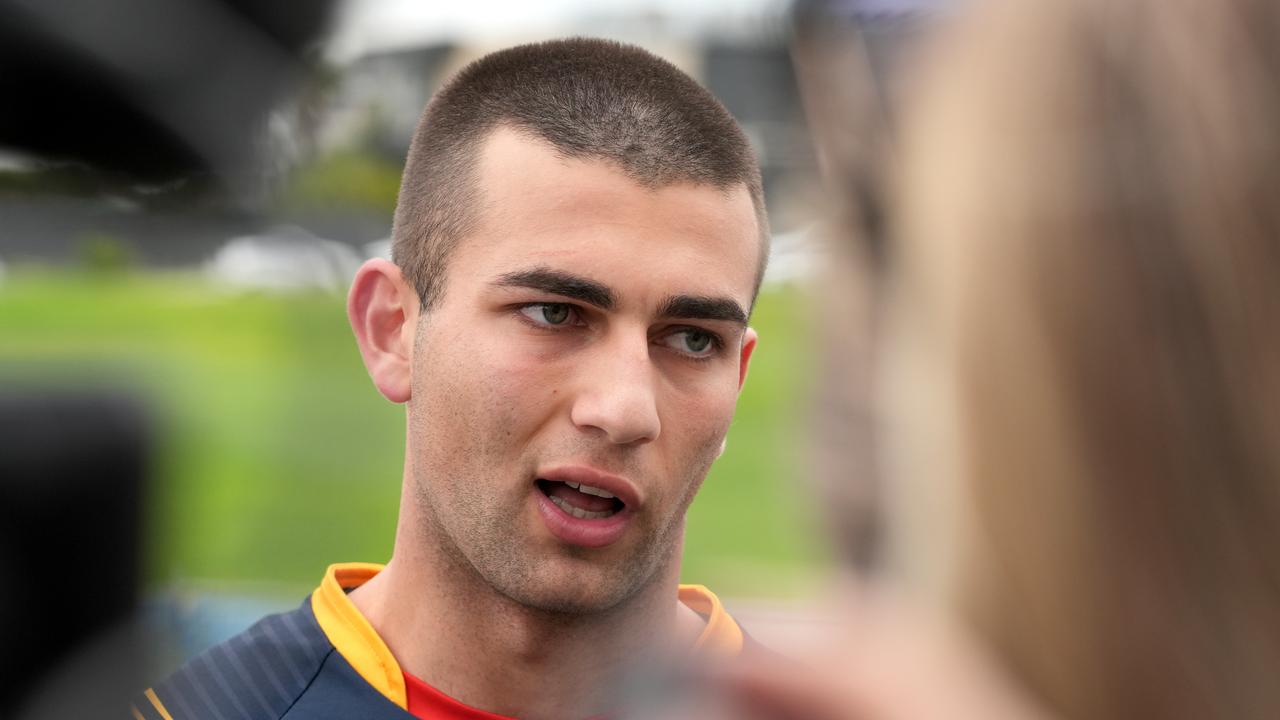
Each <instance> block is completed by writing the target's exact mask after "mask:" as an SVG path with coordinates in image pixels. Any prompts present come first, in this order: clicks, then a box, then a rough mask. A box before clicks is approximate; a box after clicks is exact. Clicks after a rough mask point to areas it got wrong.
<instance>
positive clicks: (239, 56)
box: [0, 0, 334, 184]
mask: <svg viewBox="0 0 1280 720" xmlns="http://www.w3.org/2000/svg"><path fill="white" fill-rule="evenodd" d="M333 4H334V3H333V2H332V0H319V1H317V2H303V3H294V2H288V1H287V0H114V1H112V2H95V1H94V0H52V1H50V0H0V103H3V105H4V111H3V112H0V148H8V149H10V150H17V151H20V152H22V153H23V154H26V155H31V156H36V157H40V158H46V159H50V160H59V161H70V162H77V163H84V164H87V165H89V166H92V167H94V168H96V169H98V170H102V171H105V172H107V173H110V174H113V175H117V176H120V177H121V178H122V179H124V180H125V181H128V182H141V183H151V184H162V183H167V182H171V181H174V180H177V179H182V178H186V177H190V176H193V175H196V176H211V177H212V178H214V179H217V180H220V181H223V182H227V181H232V182H234V181H236V180H239V179H240V177H241V176H242V174H243V173H245V172H246V171H247V170H248V169H249V168H251V167H252V161H253V158H254V157H255V153H257V152H258V150H259V148H257V147H255V142H257V141H260V139H261V137H262V133H261V132H259V129H260V127H261V126H262V125H263V121H264V118H265V116H266V113H267V111H268V110H269V109H270V108H271V107H273V106H274V105H275V104H276V103H277V102H278V101H279V100H280V99H281V98H282V97H283V95H284V93H285V92H286V91H287V90H288V89H289V88H290V86H291V85H293V84H294V83H295V82H296V81H297V80H298V79H299V77H300V75H301V70H300V68H301V58H302V57H303V56H304V55H305V53H306V52H307V51H308V49H309V48H310V47H311V46H312V45H313V44H314V43H315V42H316V40H317V38H318V36H319V35H320V33H321V32H322V31H323V29H324V28H325V26H326V24H327V21H328V19H329V15H330V11H331V9H332V7H333Z"/></svg>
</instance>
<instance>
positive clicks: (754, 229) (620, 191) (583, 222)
mask: <svg viewBox="0 0 1280 720" xmlns="http://www.w3.org/2000/svg"><path fill="white" fill-rule="evenodd" d="M476 180H477V182H478V187H477V190H479V192H478V193H477V194H478V195H479V196H481V198H482V211H481V213H480V216H479V217H478V218H477V220H478V222H477V225H476V228H475V232H474V233H473V236H474V237H473V238H471V239H468V240H467V241H465V242H464V245H470V246H471V248H470V249H471V250H473V251H475V252H479V253H485V254H488V255H497V257H489V258H488V260H489V262H487V263H485V264H487V265H505V266H506V267H505V268H504V270H503V272H511V271H516V270H519V269H522V266H529V265H531V264H532V265H537V264H544V265H551V266H555V265H562V264H568V265H570V266H572V267H565V268H563V269H565V270H567V271H573V272H583V271H589V270H593V269H594V271H595V274H596V275H609V274H614V273H613V271H615V270H618V269H619V268H618V267H617V266H618V265H619V264H621V265H622V267H623V269H631V270H635V271H637V272H639V271H641V270H642V269H643V268H646V267H648V268H649V269H650V270H651V271H653V272H655V273H657V274H655V275H653V277H652V278H650V280H651V282H650V283H649V284H662V283H665V282H668V281H670V280H671V279H672V278H674V277H677V276H679V275H681V274H682V273H681V269H682V268H681V267H680V264H681V263H684V264H685V265H684V267H683V270H684V272H683V274H684V276H685V278H686V283H685V284H688V283H689V282H692V283H693V284H695V285H699V286H717V287H714V288H711V289H715V290H716V291H717V292H720V293H723V292H726V291H729V292H732V293H733V294H734V295H737V294H742V293H745V294H746V296H747V300H748V301H749V300H750V295H751V293H752V292H753V291H754V283H755V274H756V271H757V270H758V267H759V262H760V238H759V228H758V222H757V218H756V213H755V207H754V205H753V203H752V200H751V195H750V191H749V190H748V189H747V187H746V186H745V185H735V186H731V187H728V188H719V187H716V186H713V185H709V184H698V183H691V182H678V183H672V184H668V185H665V186H660V187H646V186H644V185H642V184H640V183H638V182H636V181H635V180H634V179H632V178H631V177H629V176H628V175H626V174H625V173H623V172H622V170H621V169H620V168H619V167H618V166H616V165H615V164H613V163H612V162H610V161H608V160H604V159H594V158H586V159H581V158H569V157H566V156H565V155H564V154H563V153H560V152H559V151H557V150H556V149H555V148H554V147H553V146H551V145H550V144H549V143H546V142H544V141H541V140H538V139H536V138H533V137H531V136H529V135H527V134H525V133H521V132H517V131H513V130H510V129H506V128H500V129H498V130H495V131H494V132H493V133H491V135H490V137H489V138H488V139H487V141H486V144H485V147H484V151H483V152H482V154H481V158H480V163H479V172H478V173H477V178H476ZM504 261H509V262H504ZM659 270H662V271H663V272H661V273H658V271H659ZM600 279H601V280H605V278H600ZM631 279H632V280H636V279H637V278H631ZM692 289H694V288H683V289H681V291H682V290H692ZM673 290H676V289H675V288H673Z"/></svg>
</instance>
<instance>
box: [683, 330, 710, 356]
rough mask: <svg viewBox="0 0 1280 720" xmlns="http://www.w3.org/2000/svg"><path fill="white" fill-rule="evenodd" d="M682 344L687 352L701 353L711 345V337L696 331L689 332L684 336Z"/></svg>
mask: <svg viewBox="0 0 1280 720" xmlns="http://www.w3.org/2000/svg"><path fill="white" fill-rule="evenodd" d="M684 344H685V347H686V348H688V350H689V352H693V353H701V352H703V351H704V350H706V349H707V347H708V346H710V345H711V336H710V335H708V334H707V333H704V332H700V331H698V330H690V331H688V332H686V333H685V334H684Z"/></svg>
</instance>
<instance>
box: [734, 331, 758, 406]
mask: <svg viewBox="0 0 1280 720" xmlns="http://www.w3.org/2000/svg"><path fill="white" fill-rule="evenodd" d="M759 339H760V337H759V335H757V334H756V331H755V330H754V329H753V328H747V330H746V332H744V333H743V334H742V354H741V356H740V357H739V358H738V392H742V386H743V385H744V384H745V383H746V382H747V367H748V366H749V365H751V353H754V352H755V351H756V342H757V341H758V340H759Z"/></svg>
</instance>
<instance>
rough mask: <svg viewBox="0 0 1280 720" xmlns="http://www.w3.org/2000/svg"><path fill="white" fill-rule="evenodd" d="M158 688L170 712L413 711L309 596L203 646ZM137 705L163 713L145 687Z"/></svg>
mask: <svg viewBox="0 0 1280 720" xmlns="http://www.w3.org/2000/svg"><path fill="white" fill-rule="evenodd" d="M153 692H154V694H155V696H156V698H158V700H159V701H160V703H161V705H162V706H163V707H164V709H165V712H167V713H168V714H169V716H170V717H171V718H172V720H285V719H286V718H287V719H288V720H311V719H313V718H314V719H317V720H319V719H328V718H333V719H334V720H336V719H337V718H367V719H368V720H412V718H413V716H412V715H410V714H409V713H408V712H406V711H405V710H403V709H401V708H400V707H399V706H398V705H396V704H395V703H393V702H391V701H390V700H388V699H387V698H386V697H385V696H383V695H382V693H380V692H378V690H377V689H375V688H374V687H373V686H371V685H369V684H368V683H367V682H365V681H364V678H362V677H360V675H359V674H358V673H357V672H356V671H355V669H354V668H352V667H351V665H350V663H348V662H347V661H346V660H345V659H344V658H343V657H342V655H341V654H340V653H338V652H337V651H336V650H335V649H334V647H333V645H331V644H330V643H329V639H328V637H326V636H325V634H324V631H323V630H321V629H320V625H319V624H318V623H317V622H316V618H315V614H314V613H313V612H312V611H311V600H310V598H308V599H307V600H306V601H305V602H303V603H302V605H301V606H300V607H299V608H298V609H296V610H293V611H291V612H287V613H281V614H279V615H269V616H267V617H265V618H263V619H262V620H259V621H258V622H257V623H256V624H254V626H253V627H251V628H249V629H248V630H246V631H244V632H243V633H241V634H239V635H237V636H235V637H233V638H231V639H230V640H228V641H226V642H224V643H222V644H220V645H215V646H214V647H212V648H209V649H208V650H206V651H204V652H203V653H200V654H199V655H197V656H196V657H194V658H192V659H191V660H190V661H189V662H187V664H186V665H183V666H182V667H181V668H180V669H179V670H178V671H177V672H175V673H174V674H173V675H171V676H169V678H167V679H166V680H164V681H163V682H161V683H160V684H159V685H156V686H155V688H154V690H153ZM133 710H134V717H135V718H138V717H141V718H143V720H164V715H162V714H161V712H160V709H159V708H157V707H156V705H155V703H154V702H152V699H151V698H150V697H148V695H147V694H140V695H138V696H137V697H136V698H135V699H134V701H133Z"/></svg>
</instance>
